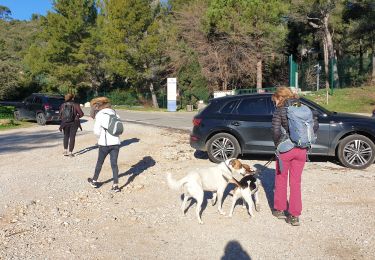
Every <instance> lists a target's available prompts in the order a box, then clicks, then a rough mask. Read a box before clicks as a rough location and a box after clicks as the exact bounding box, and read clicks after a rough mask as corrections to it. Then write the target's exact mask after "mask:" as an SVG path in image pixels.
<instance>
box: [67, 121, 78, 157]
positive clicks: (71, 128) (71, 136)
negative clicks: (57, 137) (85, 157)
mask: <svg viewBox="0 0 375 260" xmlns="http://www.w3.org/2000/svg"><path fill="white" fill-rule="evenodd" d="M77 129H78V125H76V124H71V125H66V126H65V127H64V149H65V150H66V149H68V144H69V152H73V149H74V145H75V142H76V134H77Z"/></svg>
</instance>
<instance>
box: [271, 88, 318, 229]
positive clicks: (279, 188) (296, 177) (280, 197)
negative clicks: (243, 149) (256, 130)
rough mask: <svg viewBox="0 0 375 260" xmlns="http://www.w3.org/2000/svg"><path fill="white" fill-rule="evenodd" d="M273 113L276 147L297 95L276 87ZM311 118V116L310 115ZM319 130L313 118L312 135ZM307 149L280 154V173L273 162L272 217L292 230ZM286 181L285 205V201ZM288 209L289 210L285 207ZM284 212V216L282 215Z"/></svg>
mask: <svg viewBox="0 0 375 260" xmlns="http://www.w3.org/2000/svg"><path fill="white" fill-rule="evenodd" d="M272 100H273V101H274V102H275V105H276V110H275V112H274V114H273V118H272V135H273V136H272V137H273V141H274V143H275V146H276V147H277V146H278V145H279V144H280V142H281V141H282V140H283V137H284V134H283V131H282V128H284V129H285V131H286V133H287V134H288V133H289V126H288V117H287V107H288V106H289V105H293V104H294V103H297V102H299V100H298V97H297V95H295V94H293V92H292V91H291V90H290V89H289V88H287V87H279V88H277V90H276V92H275V93H274V94H273V96H272ZM313 114H314V113H313ZM318 128H319V124H318V120H317V116H316V115H314V132H315V133H316V132H317V130H318ZM306 156H307V149H306V148H299V147H294V148H293V149H291V150H290V151H288V152H285V153H281V154H280V155H279V158H278V159H279V160H280V162H281V164H282V169H281V170H280V165H279V160H276V176H275V189H274V211H273V213H272V214H273V215H274V216H275V217H277V218H280V219H287V222H288V223H290V224H292V225H293V226H298V225H299V216H300V215H301V212H302V198H301V176H302V171H303V168H304V165H305V162H306V158H307V157H306ZM288 177H289V188H290V192H289V203H288V200H287V189H288ZM288 205H289V206H288ZM285 211H288V213H289V214H288V216H287V215H286V214H285Z"/></svg>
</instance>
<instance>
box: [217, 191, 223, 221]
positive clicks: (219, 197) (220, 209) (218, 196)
mask: <svg viewBox="0 0 375 260" xmlns="http://www.w3.org/2000/svg"><path fill="white" fill-rule="evenodd" d="M223 193H224V190H218V191H217V200H218V208H217V210H218V211H219V213H220V214H221V215H225V212H224V211H223V209H222V204H223Z"/></svg>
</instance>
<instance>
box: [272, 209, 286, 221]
mask: <svg viewBox="0 0 375 260" xmlns="http://www.w3.org/2000/svg"><path fill="white" fill-rule="evenodd" d="M272 215H273V216H275V217H277V218H278V219H286V215H285V212H284V211H283V210H274V211H272Z"/></svg>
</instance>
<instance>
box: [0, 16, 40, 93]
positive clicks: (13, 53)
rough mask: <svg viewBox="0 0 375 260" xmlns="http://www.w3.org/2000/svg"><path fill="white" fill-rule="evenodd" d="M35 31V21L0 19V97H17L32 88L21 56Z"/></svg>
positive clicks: (36, 29)
mask: <svg viewBox="0 0 375 260" xmlns="http://www.w3.org/2000/svg"><path fill="white" fill-rule="evenodd" d="M37 32H38V24H37V22H35V21H28V22H26V21H18V20H11V21H4V20H1V19H0V99H17V98H19V96H20V95H21V96H22V95H23V94H25V95H27V94H28V93H29V92H28V90H29V89H30V90H31V89H32V88H31V87H30V86H29V80H28V77H27V74H26V69H25V66H24V64H23V58H24V55H25V52H26V51H27V49H28V48H29V46H30V44H31V42H32V40H33V38H34V37H35V34H36V33H37ZM29 87H30V88H29Z"/></svg>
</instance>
